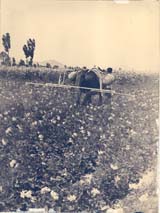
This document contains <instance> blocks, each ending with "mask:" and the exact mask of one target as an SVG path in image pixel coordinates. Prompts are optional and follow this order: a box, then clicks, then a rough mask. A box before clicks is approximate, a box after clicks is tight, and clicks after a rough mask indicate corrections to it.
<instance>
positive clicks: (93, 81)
mask: <svg viewBox="0 0 160 213" xmlns="http://www.w3.org/2000/svg"><path fill="white" fill-rule="evenodd" d="M73 75H74V76H73ZM72 79H73V80H74V83H75V86H78V87H86V88H93V89H100V78H99V77H98V75H97V74H96V73H95V72H94V71H93V70H88V69H82V70H79V71H77V72H75V74H73V73H72ZM82 94H85V96H84V99H83V101H82V105H87V104H90V103H91V102H92V96H93V95H96V94H98V95H99V105H101V104H102V94H101V92H100V91H98V92H97V91H94V90H92V89H85V88H84V89H83V88H79V89H78V95H77V100H76V105H80V104H81V97H82Z"/></svg>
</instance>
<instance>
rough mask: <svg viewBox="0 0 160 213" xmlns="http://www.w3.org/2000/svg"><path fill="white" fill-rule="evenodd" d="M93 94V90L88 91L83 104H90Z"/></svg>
mask: <svg viewBox="0 0 160 213" xmlns="http://www.w3.org/2000/svg"><path fill="white" fill-rule="evenodd" d="M91 96H92V92H91V91H89V92H87V93H86V95H85V97H84V99H83V102H82V104H83V105H87V104H90V103H91V102H92V99H91Z"/></svg>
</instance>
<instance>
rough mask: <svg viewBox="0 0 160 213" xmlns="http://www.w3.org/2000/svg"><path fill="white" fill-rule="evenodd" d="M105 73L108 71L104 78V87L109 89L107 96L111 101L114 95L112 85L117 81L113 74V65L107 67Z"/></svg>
mask: <svg viewBox="0 0 160 213" xmlns="http://www.w3.org/2000/svg"><path fill="white" fill-rule="evenodd" d="M105 73H106V75H105V77H104V78H103V87H104V89H107V90H109V92H108V93H105V96H107V98H108V100H109V101H111V98H112V95H111V92H110V91H111V89H112V88H111V85H112V83H113V82H114V81H115V77H114V75H113V74H112V68H111V67H109V68H107V70H106V72H105Z"/></svg>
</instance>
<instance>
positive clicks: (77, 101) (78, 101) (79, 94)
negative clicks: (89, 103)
mask: <svg viewBox="0 0 160 213" xmlns="http://www.w3.org/2000/svg"><path fill="white" fill-rule="evenodd" d="M81 95H82V92H81V91H80V90H79V91H78V94H77V100H76V105H80V100H81Z"/></svg>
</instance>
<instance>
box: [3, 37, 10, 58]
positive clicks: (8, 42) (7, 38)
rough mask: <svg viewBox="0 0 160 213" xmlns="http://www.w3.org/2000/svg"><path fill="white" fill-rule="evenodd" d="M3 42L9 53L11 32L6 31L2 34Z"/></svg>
mask: <svg viewBox="0 0 160 213" xmlns="http://www.w3.org/2000/svg"><path fill="white" fill-rule="evenodd" d="M2 44H3V47H4V49H5V51H6V52H7V53H8V54H9V49H10V48H11V40H10V34H9V33H6V34H4V35H3V36H2Z"/></svg>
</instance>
